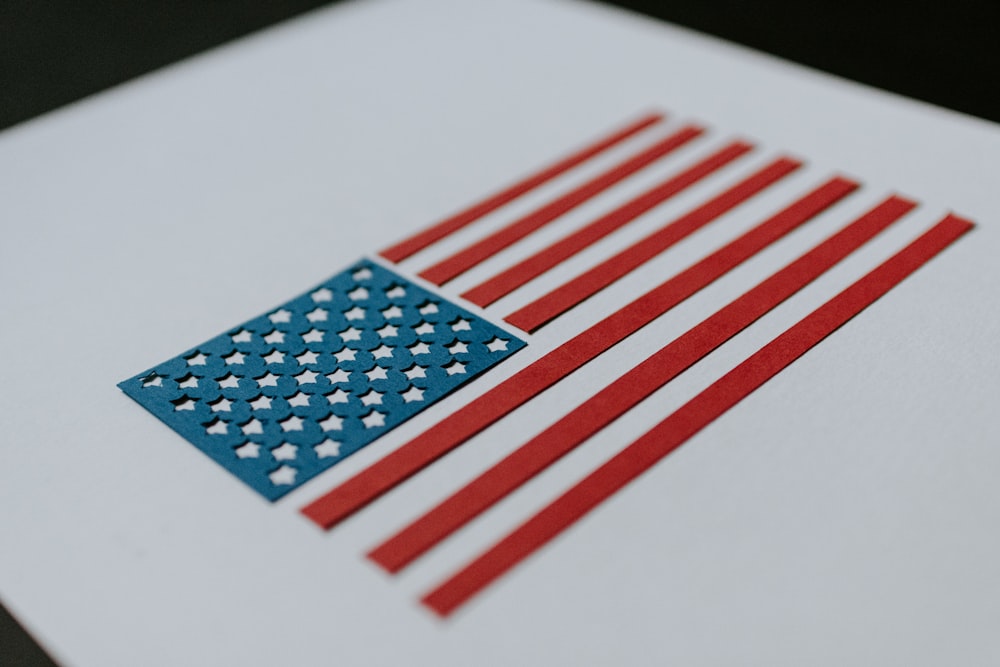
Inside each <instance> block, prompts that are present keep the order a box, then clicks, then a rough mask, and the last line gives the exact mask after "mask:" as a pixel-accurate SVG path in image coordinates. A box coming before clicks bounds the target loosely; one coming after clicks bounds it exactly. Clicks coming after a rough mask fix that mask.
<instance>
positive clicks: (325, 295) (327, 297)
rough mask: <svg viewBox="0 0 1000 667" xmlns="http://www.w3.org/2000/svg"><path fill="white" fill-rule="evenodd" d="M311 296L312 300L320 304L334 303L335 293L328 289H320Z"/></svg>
mask: <svg viewBox="0 0 1000 667" xmlns="http://www.w3.org/2000/svg"><path fill="white" fill-rule="evenodd" d="M310 296H311V297H312V300H313V301H315V302H316V303H320V302H321V301H333V292H331V291H330V290H329V289H327V288H326V287H320V288H319V289H318V290H316V291H315V292H313V293H312V294H311V295H310Z"/></svg>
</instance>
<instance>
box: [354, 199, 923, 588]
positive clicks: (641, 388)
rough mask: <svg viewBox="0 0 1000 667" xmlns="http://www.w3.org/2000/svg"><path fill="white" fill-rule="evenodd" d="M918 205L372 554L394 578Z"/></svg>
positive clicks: (626, 383) (862, 229) (710, 326)
mask: <svg viewBox="0 0 1000 667" xmlns="http://www.w3.org/2000/svg"><path fill="white" fill-rule="evenodd" d="M914 206H915V204H913V203H912V202H909V201H906V200H905V199H901V198H899V197H891V198H889V199H888V200H886V201H885V202H883V203H882V204H880V205H879V206H877V207H876V208H875V209H873V210H872V211H870V212H868V213H866V214H865V215H863V216H861V217H860V218H858V219H857V220H856V221H854V222H853V223H851V224H850V225H848V226H847V227H845V228H844V229H842V230H841V231H839V232H837V233H836V234H834V235H833V236H831V237H830V238H828V239H827V240H825V241H823V242H822V243H820V244H819V245H818V246H816V247H815V248H813V249H812V250H810V251H809V252H807V253H806V254H804V255H803V256H802V257H800V258H799V259H797V260H795V261H794V262H792V263H791V264H789V265H788V266H786V267H785V268H783V269H781V270H780V271H778V272H777V273H775V274H774V275H773V276H771V277H770V278H768V279H766V280H764V281H763V282H762V283H760V284H759V285H757V286H756V287H754V288H753V289H751V290H750V291H749V292H746V293H745V294H743V295H742V296H741V297H739V298H737V299H736V300H734V301H733V302H731V303H730V304H728V305H727V306H725V307H724V308H722V309H721V310H719V311H718V312H717V313H715V314H714V315H712V316H711V317H709V318H708V319H706V320H704V321H703V322H701V323H700V324H698V325H697V326H695V327H694V328H692V329H690V330H689V331H688V332H687V333H685V334H683V335H682V336H680V337H679V338H677V339H676V340H674V341H673V342H671V343H670V344H668V345H667V346H665V347H663V348H662V349H661V350H660V351H659V352H657V353H656V354H654V355H653V356H651V357H650V358H648V359H646V360H645V361H644V362H642V363H641V364H639V365H638V366H636V367H635V368H633V369H632V370H631V371H629V372H628V373H626V374H625V375H623V376H622V377H621V378H619V379H618V380H616V381H615V382H614V383H612V384H611V385H609V386H608V387H606V388H605V389H603V390H602V391H600V392H599V393H597V394H595V395H594V396H593V397H592V398H590V399H589V400H587V401H586V402H585V403H583V404H582V405H580V406H579V407H578V408H576V409H575V410H573V411H572V412H570V413H569V414H567V415H566V416H565V417H563V418H562V419H560V420H559V421H558V422H556V423H555V424H553V425H552V426H550V427H549V428H547V429H546V430H545V431H543V432H542V433H540V434H539V435H537V436H536V437H534V438H532V439H531V440H529V441H528V442H527V443H525V444H524V445H522V446H521V447H520V448H518V449H517V450H515V451H514V452H513V453H511V454H510V455H508V456H507V457H506V458H504V459H503V460H502V461H500V462H499V463H497V464H496V465H494V466H493V467H492V468H490V469H489V470H487V471H486V472H484V473H483V474H482V475H480V476H479V477H477V478H476V479H474V480H473V481H471V482H469V483H468V484H467V485H466V486H465V487H463V488H462V489H461V490H459V491H457V492H456V493H455V494H453V495H452V496H450V497H449V498H448V499H446V500H445V501H443V502H442V503H440V504H439V505H437V506H436V507H435V508H434V509H432V510H430V511H429V512H427V513H426V514H424V515H423V516H422V517H420V518H419V519H417V520H416V521H414V522H413V523H411V524H410V525H408V526H407V527H406V528H404V529H403V530H401V531H400V532H399V533H397V534H396V535H394V536H393V537H391V538H390V539H388V540H386V541H385V542H384V543H383V544H381V545H380V546H378V547H377V548H375V549H374V550H372V551H371V553H369V554H368V555H369V557H370V558H371V559H372V560H373V561H375V562H376V563H378V564H379V565H381V566H382V567H384V568H385V569H386V570H388V571H390V572H398V571H399V570H401V569H402V568H404V567H405V566H407V565H409V564H410V563H411V562H413V561H414V560H415V559H416V558H417V557H419V556H420V555H422V554H423V553H425V552H426V551H428V550H429V549H431V548H432V547H434V546H435V545H437V544H438V543H439V542H441V541H442V540H443V539H445V538H446V537H448V536H449V535H450V534H452V533H453V532H455V531H456V530H458V529H459V528H461V527H462V526H463V525H465V524H466V523H468V522H469V521H471V520H472V519H474V518H475V517H476V516H478V515H479V514H481V513H482V512H484V511H486V510H487V509H488V508H489V507H491V506H492V505H493V504H494V503H496V502H498V501H500V500H501V499H502V498H503V497H504V496H506V495H507V494H509V493H511V492H512V491H514V490H515V489H517V488H518V487H519V486H521V485H522V484H524V483H525V482H527V481H528V480H529V479H531V478H532V477H534V476H535V475H537V474H538V473H540V472H541V471H543V470H544V469H545V468H547V467H548V466H550V465H552V464H553V463H555V462H556V461H557V460H559V459H560V458H561V457H563V456H565V455H566V454H568V453H569V452H571V451H572V450H573V449H575V448H576V447H577V446H579V445H580V444H581V443H582V442H584V441H585V440H586V439H587V438H589V437H591V436H592V435H594V434H595V433H597V432H598V431H600V430H601V429H603V428H604V427H605V426H607V425H608V424H610V423H611V422H612V421H614V420H615V419H617V418H618V417H620V416H621V415H623V414H625V412H626V411H628V410H630V409H631V408H633V407H634V406H635V405H637V404H638V403H639V402H640V401H642V400H643V399H645V398H646V397H647V396H649V395H650V394H652V393H653V392H654V391H656V390H657V389H659V388H660V387H662V386H663V385H665V384H666V383H667V382H669V381H670V380H672V379H673V378H675V377H677V375H679V374H680V373H682V372H684V371H685V370H686V369H687V368H689V367H690V366H691V365H693V364H694V363H696V362H697V361H699V360H700V359H702V358H704V357H705V356H706V355H708V354H709V353H710V352H712V351H713V350H715V349H716V348H717V347H719V346H720V345H722V344H723V343H725V342H726V341H727V340H729V339H730V338H732V337H733V336H735V335H736V334H738V333H739V332H740V331H742V330H743V329H745V328H746V327H748V326H750V325H751V324H752V323H753V322H755V321H756V320H757V319H759V318H760V317H762V316H763V315H764V314H766V313H767V312H769V311H770V310H772V309H773V308H775V307H777V306H778V304H780V303H781V302H783V301H784V300H785V299H787V298H788V297H790V296H791V295H792V294H794V293H795V292H797V291H799V290H800V289H802V288H803V287H805V286H806V285H807V284H809V283H810V282H812V281H813V280H815V279H816V278H817V277H819V276H820V275H822V274H823V273H824V272H825V271H827V270H828V269H829V268H830V267H832V266H833V265H834V264H836V263H837V262H839V261H840V260H842V259H843V258H844V257H846V256H847V255H849V254H850V253H852V252H854V251H855V250H856V249H857V248H859V247H860V246H861V245H862V244H864V243H866V242H867V241H868V240H870V239H871V238H872V237H873V236H875V235H876V234H878V233H879V232H881V231H882V230H883V229H885V228H886V227H888V226H889V225H890V224H892V223H893V222H894V221H896V220H898V219H899V218H900V217H902V216H903V215H904V214H906V213H907V212H908V211H910V210H911V209H912V208H913V207H914Z"/></svg>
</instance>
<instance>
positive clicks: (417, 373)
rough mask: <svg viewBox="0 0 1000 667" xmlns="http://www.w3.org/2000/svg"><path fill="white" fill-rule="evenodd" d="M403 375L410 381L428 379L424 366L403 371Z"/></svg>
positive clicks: (411, 367)
mask: <svg viewBox="0 0 1000 667" xmlns="http://www.w3.org/2000/svg"><path fill="white" fill-rule="evenodd" d="M403 374H404V375H405V376H406V377H407V378H409V379H410V380H415V379H417V378H425V377H427V371H426V370H424V368H423V366H417V365H416V364H413V365H412V366H410V367H409V368H407V369H406V370H405V371H403Z"/></svg>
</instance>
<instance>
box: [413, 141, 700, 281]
mask: <svg viewBox="0 0 1000 667" xmlns="http://www.w3.org/2000/svg"><path fill="white" fill-rule="evenodd" d="M702 132H704V130H703V129H702V128H700V127H696V126H693V125H689V126H687V127H683V128H681V129H680V130H678V131H677V132H675V133H674V134H671V135H670V136H669V137H666V138H665V139H661V140H660V141H658V142H656V143H655V144H653V145H652V146H650V147H649V148H646V149H645V150H643V151H642V152H641V153H639V154H637V155H635V156H633V157H631V158H629V159H628V160H625V161H624V162H622V163H620V164H617V165H615V166H614V167H612V168H611V169H609V170H608V171H606V172H604V173H602V174H600V175H598V176H596V177H594V178H592V179H591V180H589V181H587V182H586V183H584V184H583V185H581V186H579V187H577V188H575V189H573V190H571V191H570V192H567V193H566V194H564V195H562V196H561V197H559V198H558V199H556V200H555V201H553V202H551V203H549V204H546V205H545V206H543V207H542V208H540V209H538V210H537V211H534V212H533V213H529V214H528V215H526V216H524V217H523V218H520V219H519V220H515V221H514V222H512V223H510V224H509V225H507V226H506V227H503V228H502V229H498V230H497V231H496V232H494V233H493V234H490V235H489V236H487V237H486V238H484V239H482V240H480V241H478V242H476V243H474V244H472V245H471V246H469V247H468V248H466V249H465V250H461V251H459V252H457V253H455V254H454V255H452V256H451V257H448V258H446V259H443V260H441V261H440V262H438V263H437V264H435V265H433V266H431V267H429V268H427V269H425V270H424V271H422V272H421V273H420V277H422V278H425V279H427V280H429V281H431V282H432V283H434V284H436V285H443V284H444V283H446V282H448V281H449V280H451V279H453V278H455V277H457V276H459V275H461V274H463V273H465V272H466V271H468V270H469V269H471V268H472V267H474V266H475V265H476V264H479V262H481V261H483V260H484V259H488V258H490V257H492V256H493V255H495V254H496V253H498V252H500V251H501V250H503V249H504V248H506V247H507V246H510V245H512V244H514V243H516V242H517V241H519V240H521V239H523V238H524V237H525V236H527V235H528V234H530V233H532V232H534V231H536V230H538V229H541V228H542V227H544V226H545V225H547V224H549V223H551V222H552V221H553V220H555V219H556V218H558V217H559V216H561V215H563V214H564V213H566V212H568V211H570V210H572V209H574V208H576V207H577V206H579V205H580V204H582V203H583V202H585V201H587V200H588V199H590V198H592V197H596V196H597V195H599V194H600V193H602V192H604V191H605V190H607V189H608V188H610V187H611V186H613V185H615V184H616V183H619V182H621V181H623V180H625V179H626V178H627V177H629V176H631V175H632V174H634V173H635V172H637V171H639V170H640V169H642V168H643V167H646V166H648V165H650V164H652V163H653V162H655V161H656V160H658V159H660V158H661V157H663V156H664V155H666V154H667V153H669V152H671V151H673V150H675V149H677V148H679V147H681V146H683V145H684V144H686V143H687V142H689V141H691V140H692V139H694V138H695V137H697V136H698V135H700V134H701V133H702Z"/></svg>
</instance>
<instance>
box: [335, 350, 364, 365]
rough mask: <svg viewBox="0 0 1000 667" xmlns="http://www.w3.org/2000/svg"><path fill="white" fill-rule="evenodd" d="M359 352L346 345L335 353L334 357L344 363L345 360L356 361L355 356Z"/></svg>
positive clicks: (338, 361)
mask: <svg viewBox="0 0 1000 667" xmlns="http://www.w3.org/2000/svg"><path fill="white" fill-rule="evenodd" d="M357 354H358V351H357V350H352V349H351V348H349V347H345V348H344V349H343V350H341V351H340V352H337V353H336V354H334V355H333V357H334V359H336V360H337V363H341V364H342V363H344V362H345V361H354V358H355V356H357Z"/></svg>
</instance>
